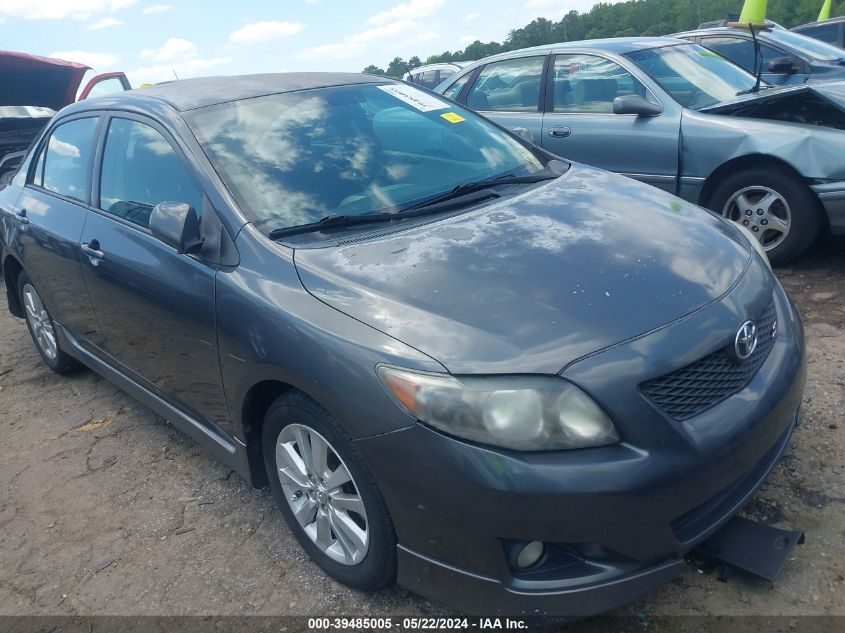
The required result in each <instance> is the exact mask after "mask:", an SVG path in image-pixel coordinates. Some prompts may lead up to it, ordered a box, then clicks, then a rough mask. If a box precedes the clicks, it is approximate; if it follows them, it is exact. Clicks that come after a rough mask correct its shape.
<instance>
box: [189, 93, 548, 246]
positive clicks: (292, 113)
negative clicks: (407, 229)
mask: <svg viewBox="0 0 845 633" xmlns="http://www.w3.org/2000/svg"><path fill="white" fill-rule="evenodd" d="M187 120H188V123H189V125H190V126H191V127H192V129H193V131H194V133H195V134H196V136H197V138H198V140H199V142H200V143H201V144H202V146H203V148H204V150H205V151H206V153H207V154H208V156H209V158H210V160H211V162H212V163H213V164H214V167H215V169H216V170H217V172H218V173H219V174H220V176H221V178H222V179H223V181H224V182H225V183H226V185H227V186H228V187H229V189H230V190H231V191H232V193H233V195H235V197H236V198H237V199H238V202H239V204H241V206H243V207H244V208H245V210H246V211H247V212H251V214H252V215H253V216H254V218H255V221H256V223H257V225H258V226H259V227H261V228H263V229H264V230H267V231H269V230H272V229H276V228H285V227H292V226H299V225H302V224H307V223H310V222H315V221H318V220H320V219H321V218H324V217H328V216H332V215H343V216H357V215H362V214H365V213H373V212H382V211H386V212H392V211H393V210H396V209H401V208H403V207H406V206H408V205H409V204H413V203H415V201H419V200H423V199H426V198H429V197H430V196H433V195H437V194H440V193H444V192H447V191H449V190H451V189H452V188H454V187H455V186H457V185H459V184H463V183H466V182H469V181H476V180H482V179H486V178H492V177H496V176H499V175H506V174H514V175H527V174H533V173H535V172H537V171H540V170H542V169H543V164H542V162H541V161H540V159H539V158H538V157H537V156H536V155H535V154H534V153H533V152H532V151H531V150H529V149H528V148H527V147H525V146H524V145H522V144H521V143H520V142H519V141H517V140H515V139H514V138H512V137H511V136H509V135H508V134H506V133H504V132H502V131H501V130H499V129H498V128H496V127H495V126H494V125H492V124H491V123H489V122H487V121H485V120H484V119H482V118H481V117H479V116H477V115H475V114H473V113H472V112H469V111H467V110H465V109H464V108H461V107H460V106H458V105H456V104H454V103H450V102H448V101H445V100H444V99H442V98H440V97H438V96H436V95H432V94H430V93H426V92H424V91H421V90H419V89H417V88H414V87H413V86H409V85H407V84H395V83H394V84H379V85H376V84H360V85H352V86H342V87H333V88H322V89H317V90H307V91H300V92H290V93H283V94H276V95H269V96H266V97H258V98H255V99H247V100H243V101H235V102H231V103H226V104H222V105H218V106H211V107H207V108H201V109H198V110H195V111H193V112H191V113H189V114H188V115H187Z"/></svg>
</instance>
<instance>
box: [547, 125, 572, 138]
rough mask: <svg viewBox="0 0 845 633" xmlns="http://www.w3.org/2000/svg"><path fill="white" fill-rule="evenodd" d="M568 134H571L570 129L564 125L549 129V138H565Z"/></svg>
mask: <svg viewBox="0 0 845 633" xmlns="http://www.w3.org/2000/svg"><path fill="white" fill-rule="evenodd" d="M570 134H572V128H569V127H567V126H565V125H556V126H554V127H551V128H549V136H553V137H555V138H566V137H567V136H569V135H570Z"/></svg>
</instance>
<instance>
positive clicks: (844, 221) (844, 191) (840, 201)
mask: <svg viewBox="0 0 845 633" xmlns="http://www.w3.org/2000/svg"><path fill="white" fill-rule="evenodd" d="M812 189H813V191H815V192H816V195H817V196H818V197H819V200H821V203H822V206H823V207H824V210H825V212H826V213H827V217H828V220H829V221H830V232H831V233H833V234H834V235H845V182H831V183H825V184H821V185H813V187H812Z"/></svg>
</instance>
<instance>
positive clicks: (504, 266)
mask: <svg viewBox="0 0 845 633" xmlns="http://www.w3.org/2000/svg"><path fill="white" fill-rule="evenodd" d="M736 234H737V233H736V230H735V229H734V228H733V227H732V226H731V225H729V224H728V223H727V222H725V221H723V220H721V219H720V218H717V217H716V216H714V215H713V214H711V213H709V212H707V211H704V210H702V209H700V208H699V207H696V206H694V205H691V204H688V203H685V202H683V201H682V200H679V199H678V198H676V197H674V196H672V195H669V194H667V193H664V192H662V191H660V190H658V189H655V188H652V187H650V186H647V185H643V184H641V183H638V182H636V181H634V180H629V179H627V178H624V177H622V176H616V175H613V174H609V173H607V172H603V171H600V170H597V169H593V168H588V167H584V166H580V165H573V166H572V168H571V169H570V170H569V171H568V172H567V174H565V175H564V176H562V177H560V178H558V179H556V180H554V181H551V182H550V183H547V184H544V185H541V186H540V187H538V188H535V189H533V190H531V191H527V192H524V193H521V194H519V195H517V196H514V197H510V198H506V199H503V200H500V201H498V202H497V203H494V204H490V205H488V206H485V207H482V208H481V209H476V210H473V211H469V212H466V213H464V214H460V215H456V216H452V217H450V218H447V219H441V220H439V221H434V222H431V223H429V224H425V225H421V226H415V227H413V228H406V229H404V230H396V229H394V230H393V231H392V232H387V233H385V234H381V235H375V236H374V235H372V234H370V235H365V236H361V235H360V234H359V235H357V236H356V237H353V238H351V239H348V240H346V242H345V243H344V242H340V243H337V244H336V245H334V246H331V247H328V248H313V249H297V250H296V251H295V253H294V259H295V262H296V266H297V269H298V271H299V274H300V279H301V280H302V283H303V285H304V286H305V288H306V289H307V290H308V291H309V292H310V293H311V294H312V295H313V296H314V297H316V298H318V299H319V300H321V301H323V302H325V303H327V304H329V305H331V306H333V307H335V308H336V309H337V310H340V311H341V312H344V313H346V314H348V315H349V316H351V317H353V318H355V319H357V320H359V321H362V322H364V323H366V324H368V325H370V326H372V327H374V328H376V329H378V330H381V331H382V332H385V333H386V334H389V335H391V336H393V337H395V338H397V339H399V340H401V341H403V342H405V343H407V344H408V345H411V346H413V347H415V348H417V349H418V350H420V351H422V352H424V353H425V354H428V355H429V356H431V357H432V358H434V359H436V360H438V361H439V362H440V363H441V364H443V365H444V366H445V367H446V368H447V369H448V370H449V371H450V372H452V373H510V372H514V373H546V374H553V373H557V372H559V371H560V370H561V369H562V368H563V367H564V366H566V365H568V364H569V363H570V362H572V361H573V360H576V359H578V358H580V357H582V356H584V355H586V354H590V353H592V352H595V351H597V350H600V349H602V348H605V347H607V346H610V345H613V344H615V343H619V342H621V341H625V340H628V339H630V338H633V337H636V336H638V335H641V334H644V333H646V332H649V331H651V330H654V329H655V328H658V327H660V326H662V325H665V324H667V323H670V322H672V321H675V320H677V319H680V318H682V317H684V316H685V315H688V314H690V313H691V312H694V311H696V310H698V309H699V308H701V307H702V306H704V305H707V304H708V303H710V302H712V301H714V300H715V299H718V298H719V297H721V296H722V295H723V294H724V293H726V292H727V291H728V290H729V289H730V288H731V286H732V285H733V284H734V283H735V282H736V281H737V280H738V279H739V277H740V276H741V275H742V273H743V271H744V270H745V268H746V266H747V265H748V262H749V260H750V253H749V251H748V250H747V248H746V247H745V246H743V245H742V244H741V243H740V242H739V241H737V240H736ZM726 236H728V237H726ZM730 237H732V238H733V239H730Z"/></svg>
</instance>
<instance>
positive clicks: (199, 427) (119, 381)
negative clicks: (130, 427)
mask: <svg viewBox="0 0 845 633" xmlns="http://www.w3.org/2000/svg"><path fill="white" fill-rule="evenodd" d="M55 325H56V329H57V332H58V334H59V339H60V343H61V347H62V349H63V350H64V351H65V352H67V353H68V354H69V355H71V356H73V357H74V358H75V359H76V360H78V361H79V362H80V363H82V364H83V365H85V366H86V367H88V368H90V369H91V370H93V371H95V372H97V373H98V374H100V375H101V376H102V377H103V378H105V379H106V380H108V381H109V382H112V383H114V384H115V385H117V386H118V387H120V388H121V389H122V390H123V391H125V392H126V393H128V394H129V395H130V396H132V397H133V398H135V399H136V400H138V401H139V402H140V403H141V404H143V405H144V406H146V407H148V408H150V409H152V410H153V411H155V412H156V413H157V414H158V415H160V416H161V417H163V418H165V419H166V420H168V421H169V422H170V423H171V424H173V425H174V426H176V427H177V428H178V429H179V430H180V431H182V432H183V433H186V434H187V435H190V436H191V437H192V438H194V439H195V440H196V441H197V442H199V443H200V444H201V445H202V446H203V448H205V449H206V450H207V451H208V452H209V453H211V454H212V455H213V456H214V457H216V458H217V459H218V460H220V461H221V462H223V463H224V464H226V465H227V466H228V467H230V468H231V469H232V470H234V471H235V472H237V473H238V474H239V475H240V476H241V477H243V478H244V479H246V481H247V482H249V483H250V484H251V485H255V482H254V481H253V479H252V476H251V473H250V468H249V458H248V455H247V449H246V445H245V444H244V443H243V442H241V441H240V440H238V439H237V438H232V437H229V436H225V435H222V434H220V433H217V432H215V431H214V430H213V429H210V428H209V427H208V426H206V425H205V424H203V423H202V422H200V421H198V420H196V419H195V418H193V417H191V416H189V415H188V414H186V413H184V412H183V411H181V410H180V409H178V408H177V407H175V406H173V405H172V404H170V403H169V402H167V401H166V400H164V399H163V398H161V397H160V396H158V395H157V394H155V393H153V392H152V391H150V390H149V389H147V388H146V387H144V386H143V385H140V384H138V382H136V381H135V380H133V379H132V378H130V377H129V376H127V375H125V374H123V373H121V372H120V371H118V370H117V369H115V368H114V367H112V366H111V365H109V364H108V363H106V362H104V361H102V360H101V359H99V358H97V357H96V356H94V355H93V354H92V353H91V352H89V351H88V350H86V349H84V348H83V347H81V346H80V345H79V344H78V343H77V342H76V340H75V339H74V338H73V337H72V336H71V335H70V334H69V333H68V332H67V330H66V329H65V328H64V327H63V326H61V325H59V324H58V323H56V324H55Z"/></svg>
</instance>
